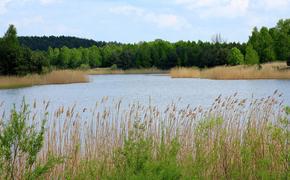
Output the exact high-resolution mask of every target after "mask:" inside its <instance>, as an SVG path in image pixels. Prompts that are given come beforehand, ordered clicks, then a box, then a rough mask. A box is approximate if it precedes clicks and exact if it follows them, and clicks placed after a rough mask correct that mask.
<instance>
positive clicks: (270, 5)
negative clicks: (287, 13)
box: [262, 0, 290, 9]
mask: <svg viewBox="0 0 290 180" xmlns="http://www.w3.org/2000/svg"><path fill="white" fill-rule="evenodd" d="M262 1H264V4H265V7H266V9H284V8H287V7H288V8H289V6H290V0H262Z"/></svg>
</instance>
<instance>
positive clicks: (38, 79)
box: [0, 70, 88, 89]
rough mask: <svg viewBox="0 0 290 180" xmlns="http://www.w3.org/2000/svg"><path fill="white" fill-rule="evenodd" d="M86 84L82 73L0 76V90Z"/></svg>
mask: <svg viewBox="0 0 290 180" xmlns="http://www.w3.org/2000/svg"><path fill="white" fill-rule="evenodd" d="M84 82H88V77H87V75H86V74H85V73H83V72H82V71H72V70H58V71H52V72H51V73H48V74H45V75H36V74H34V75H27V76H24V77H17V76H0V89H8V88H19V87H27V86H33V85H45V84H69V83H84Z"/></svg>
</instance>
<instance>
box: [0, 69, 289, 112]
mask: <svg viewBox="0 0 290 180" xmlns="http://www.w3.org/2000/svg"><path fill="white" fill-rule="evenodd" d="M90 79H91V82H90V83H84V84H66V85H44V86H34V87H28V88H20V89H9V90H0V102H3V101H4V104H5V109H6V110H7V109H10V108H11V106H12V104H13V103H15V104H20V103H21V101H22V99H23V97H25V99H26V102H28V103H32V102H33V101H34V100H36V101H37V102H42V101H50V108H56V107H59V106H62V105H63V106H72V105H74V104H76V105H77V106H78V107H81V108H83V107H90V106H94V105H95V103H96V101H100V100H101V99H102V97H104V96H108V97H109V99H111V100H122V102H123V104H129V103H133V102H140V103H142V104H148V103H149V99H151V100H150V101H151V103H152V104H154V105H157V106H158V107H160V108H164V107H165V106H166V105H168V104H170V103H171V102H176V103H177V104H178V106H181V107H183V106H187V105H188V104H190V106H191V107H195V106H199V105H200V106H203V107H208V106H210V105H211V104H212V102H213V101H214V99H215V98H216V97H218V96H219V95H222V96H224V97H225V96H230V95H233V94H234V93H238V97H239V98H252V97H254V98H261V97H267V96H270V95H272V94H273V93H274V91H275V90H278V91H279V92H280V93H282V94H283V96H282V98H283V99H284V104H288V105H290V93H289V92H290V80H206V79H172V78H171V77H169V76H165V75H95V76H90ZM2 110H3V107H2Z"/></svg>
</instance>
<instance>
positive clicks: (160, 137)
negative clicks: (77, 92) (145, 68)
mask: <svg viewBox="0 0 290 180" xmlns="http://www.w3.org/2000/svg"><path fill="white" fill-rule="evenodd" d="M279 98H280V95H279V94H278V93H277V92H276V93H275V94H274V95H273V96H271V97H268V98H263V99H238V98H237V97H236V95H233V96H230V97H226V98H221V97H218V98H217V99H216V100H215V102H214V103H213V105H212V106H211V107H210V108H208V109H203V108H201V107H198V108H191V107H187V108H182V109H180V108H177V106H176V105H175V104H174V103H173V104H170V105H168V107H167V109H166V110H165V111H164V110H160V109H159V108H158V107H156V106H154V105H141V104H139V103H136V104H131V105H129V106H124V107H123V106H122V102H121V101H120V102H114V103H113V101H111V100H109V99H108V98H103V99H102V100H101V101H100V102H97V103H96V106H95V107H90V108H84V109H81V110H76V109H77V107H76V106H71V107H59V109H57V110H56V111H55V112H49V114H48V115H47V114H46V115H42V114H40V113H39V112H42V111H39V109H38V108H41V107H43V110H44V111H46V110H47V107H48V106H49V105H48V104H49V102H47V103H40V104H38V103H34V104H33V105H32V106H31V109H29V108H27V106H23V108H22V109H21V110H20V111H13V113H12V116H7V117H11V119H10V122H14V121H15V120H16V121H17V119H19V118H20V119H21V122H23V121H27V122H30V123H31V122H32V123H34V124H36V127H39V128H38V129H40V130H41V129H43V128H40V125H41V124H42V123H40V120H41V119H46V120H47V124H46V126H45V127H46V128H44V129H46V130H45V132H44V134H43V143H37V142H39V141H41V140H42V139H41V138H38V139H37V138H36V139H37V140H36V141H31V142H34V143H29V144H32V145H33V146H32V147H39V146H37V145H39V144H42V145H43V146H42V148H41V149H40V152H39V153H38V155H37V156H36V157H37V158H36V159H35V163H34V164H33V165H32V166H28V167H29V168H28V167H27V166H26V164H29V162H30V161H29V158H26V157H30V156H27V154H28V155H29V152H30V151H32V152H35V151H33V148H32V150H30V151H28V153H19V154H20V155H19V156H18V155H17V156H14V158H13V156H8V160H5V158H4V157H6V156H4V155H5V154H4V155H3V153H2V154H1V153H0V163H2V164H1V166H0V171H1V170H2V171H1V172H2V174H1V173H0V178H3V177H4V176H5V177H9V176H14V177H17V178H19V179H23V177H25V176H29V177H37V178H40V177H43V178H45V179H51V178H53V179H287V178H289V164H288V163H289V144H288V143H287V142H288V140H289V131H288V130H289V129H288V128H289V113H290V112H289V109H287V110H285V109H284V107H283V105H281V101H282V100H281V99H279ZM35 108H37V109H38V110H37V111H35ZM29 110H31V112H38V113H28V115H25V114H26V112H27V111H29ZM287 113H288V115H287ZM88 115H89V116H88ZM1 121H2V122H1V123H0V129H2V130H3V129H5V125H3V124H5V123H3V121H4V122H9V118H8V119H5V117H3V116H2V120H1ZM11 124H12V125H10V126H6V128H8V130H9V131H8V130H7V131H8V132H10V133H11V132H13V129H15V128H19V126H18V125H17V124H18V123H16V125H17V126H16V127H14V126H13V123H11ZM20 127H22V126H20ZM11 128H12V130H11ZM5 132H6V130H4V131H2V133H1V132H0V135H1V137H2V138H0V143H1V140H2V144H3V142H4V143H5V142H6V141H3V139H5V138H3V137H5ZM16 132H18V131H16ZM25 132H26V131H25ZM41 132H42V131H40V134H41ZM8 134H9V133H8ZM6 135H7V134H6ZM8 137H14V136H8ZM15 137H18V136H15ZM19 137H22V135H20V136H19ZM33 137H34V136H33ZM36 137H39V136H36ZM19 141H20V140H19V139H17V141H16V140H15V143H17V142H19ZM13 142H14V141H13ZM23 142H30V141H27V140H26V141H23ZM35 142H36V143H35ZM15 143H14V144H13V143H10V144H13V146H12V145H11V146H10V144H9V143H6V144H8V145H7V148H6V150H8V152H9V151H11V149H13V147H15ZM35 144H36V145H35ZM16 145H17V144H16ZM0 147H4V146H0ZM24 147H26V146H24ZM28 147H30V146H28ZM28 149H30V148H28ZM1 150H2V152H4V151H3V148H2V149H0V152H1ZM24 150H25V149H24ZM5 152H6V153H7V151H5ZM32 155H33V153H32ZM33 157H34V156H33ZM52 157H54V158H52ZM55 157H57V158H55ZM9 158H11V159H9ZM9 162H11V163H12V162H14V163H13V166H11V165H9ZM5 167H7V168H6V169H5ZM12 167H13V168H12ZM1 168H2V169H1ZM3 168H4V170H3ZM7 174H8V175H7ZM27 174H28V175H27Z"/></svg>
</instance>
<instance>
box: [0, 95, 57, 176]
mask: <svg viewBox="0 0 290 180" xmlns="http://www.w3.org/2000/svg"><path fill="white" fill-rule="evenodd" d="M29 114H30V112H29V108H28V105H27V104H25V102H24V101H23V103H22V105H21V110H20V111H16V107H15V106H14V108H13V109H12V111H11V115H10V119H9V120H8V121H5V120H4V122H2V123H1V124H0V129H1V131H0V179H2V178H5V179H15V177H22V179H23V178H24V179H36V178H38V177H40V176H41V175H43V174H45V173H46V172H48V171H49V169H51V168H52V167H53V166H54V165H55V164H56V163H59V162H60V160H59V159H57V158H54V157H50V158H48V161H47V162H46V163H45V164H44V165H40V164H36V159H37V155H38V153H39V152H40V150H41V148H42V146H43V143H44V133H45V122H46V116H47V114H46V115H45V118H44V119H43V120H42V121H41V124H40V127H38V128H37V127H36V125H35V124H33V121H34V120H33V119H30V116H29ZM19 163H20V164H21V163H23V164H24V168H20V167H19Z"/></svg>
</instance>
